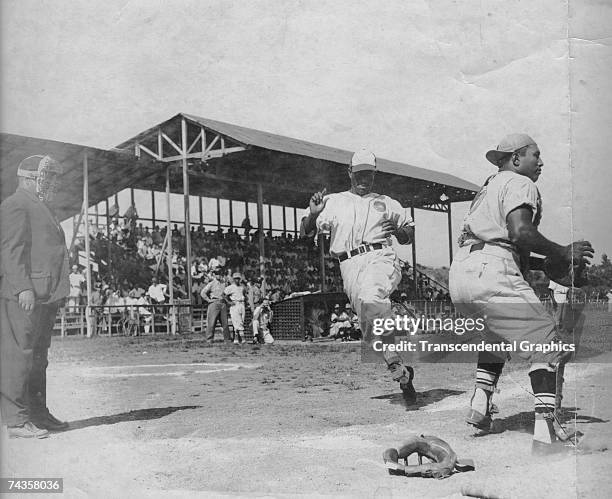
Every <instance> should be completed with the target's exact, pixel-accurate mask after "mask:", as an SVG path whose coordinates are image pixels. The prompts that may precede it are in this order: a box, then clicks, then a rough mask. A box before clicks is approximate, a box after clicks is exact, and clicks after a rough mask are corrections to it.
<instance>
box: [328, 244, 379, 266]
mask: <svg viewBox="0 0 612 499" xmlns="http://www.w3.org/2000/svg"><path fill="white" fill-rule="evenodd" d="M384 247H385V245H384V244H383V243H374V244H362V245H361V246H358V247H357V248H355V249H354V250H352V251H349V252H348V253H340V254H339V255H338V261H340V262H343V261H344V260H348V259H349V258H353V257H354V256H357V255H362V254H363V253H368V252H369V251H374V250H379V249H383V248H384Z"/></svg>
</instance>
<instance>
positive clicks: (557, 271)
mask: <svg viewBox="0 0 612 499" xmlns="http://www.w3.org/2000/svg"><path fill="white" fill-rule="evenodd" d="M544 273H545V274H546V276H547V277H548V278H549V279H550V280H552V281H555V282H556V283H557V284H561V285H562V286H565V287H567V288H580V287H582V286H584V285H585V284H586V283H587V280H586V276H585V274H586V273H585V265H584V264H580V265H572V263H570V262H568V261H567V260H563V259H557V258H552V257H550V256H549V257H546V258H545V259H544Z"/></svg>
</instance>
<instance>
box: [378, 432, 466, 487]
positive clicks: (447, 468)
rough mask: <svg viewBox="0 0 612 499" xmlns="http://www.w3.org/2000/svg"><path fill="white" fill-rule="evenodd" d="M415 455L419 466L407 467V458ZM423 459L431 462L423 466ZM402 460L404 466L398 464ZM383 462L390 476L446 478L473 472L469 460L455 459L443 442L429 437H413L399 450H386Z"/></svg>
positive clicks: (452, 452) (451, 450) (454, 455)
mask: <svg viewBox="0 0 612 499" xmlns="http://www.w3.org/2000/svg"><path fill="white" fill-rule="evenodd" d="M414 453H416V454H417V455H418V459H419V464H417V465H409V464H408V456H410V455H411V454H414ZM423 457H426V458H428V459H429V460H430V461H431V462H429V463H425V464H423ZM399 459H404V462H405V464H400V463H399ZM383 460H384V461H385V464H386V465H387V469H388V470H389V474H390V475H403V476H422V477H424V478H446V477H449V476H450V475H452V474H453V472H454V471H455V470H456V471H471V470H474V462H473V461H472V460H471V459H457V455H456V454H455V452H454V451H453V449H451V447H450V445H448V444H447V443H446V442H445V441H444V440H442V439H441V438H438V437H434V436H431V435H420V436H419V435H413V436H412V437H410V438H409V439H408V440H407V441H405V442H404V443H403V444H402V446H401V447H400V448H399V449H387V450H386V451H385V452H384V453H383Z"/></svg>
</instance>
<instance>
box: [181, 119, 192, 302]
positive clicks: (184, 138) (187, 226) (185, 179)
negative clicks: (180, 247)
mask: <svg viewBox="0 0 612 499" xmlns="http://www.w3.org/2000/svg"><path fill="white" fill-rule="evenodd" d="M181 143H182V144H183V155H184V157H183V201H184V208H185V257H186V259H187V263H186V266H187V268H186V269H185V273H186V274H187V299H188V300H189V301H190V302H191V287H192V281H191V219H190V205H189V174H188V172H187V121H186V120H185V118H183V119H182V120H181Z"/></svg>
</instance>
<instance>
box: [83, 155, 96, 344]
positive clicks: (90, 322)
mask: <svg viewBox="0 0 612 499" xmlns="http://www.w3.org/2000/svg"><path fill="white" fill-rule="evenodd" d="M88 166H89V165H88V164H87V152H85V153H84V154H83V210H84V211H85V280H86V282H87V303H86V305H85V321H86V324H87V337H88V338H91V337H92V335H93V319H94V317H93V315H92V310H91V291H92V289H91V288H92V286H91V262H90V260H91V249H90V247H89V168H88Z"/></svg>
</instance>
